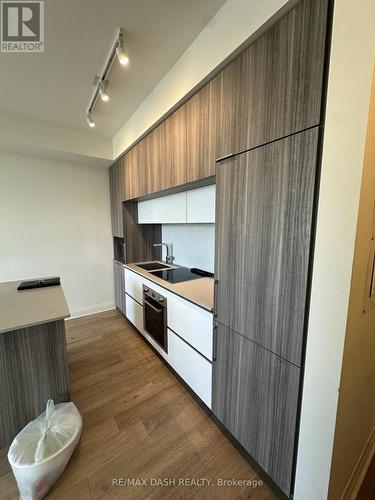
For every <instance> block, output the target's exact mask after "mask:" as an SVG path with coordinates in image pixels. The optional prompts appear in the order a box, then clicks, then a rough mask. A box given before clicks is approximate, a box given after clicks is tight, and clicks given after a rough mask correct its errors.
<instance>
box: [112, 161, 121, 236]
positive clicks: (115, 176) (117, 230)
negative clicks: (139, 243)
mask: <svg viewBox="0 0 375 500" xmlns="http://www.w3.org/2000/svg"><path fill="white" fill-rule="evenodd" d="M123 188H124V170H123V164H122V162H121V160H118V161H117V162H116V163H114V164H113V165H112V166H111V167H110V168H109V190H110V199H111V221H112V236H117V237H118V238H122V237H123V235H124V227H123V217H122V201H123V199H124V189H123Z"/></svg>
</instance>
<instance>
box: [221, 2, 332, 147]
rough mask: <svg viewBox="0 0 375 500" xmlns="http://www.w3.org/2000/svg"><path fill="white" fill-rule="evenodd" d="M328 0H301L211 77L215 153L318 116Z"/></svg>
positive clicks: (298, 128)
mask: <svg viewBox="0 0 375 500" xmlns="http://www.w3.org/2000/svg"><path fill="white" fill-rule="evenodd" d="M327 4H328V1H327V0H302V1H300V2H299V3H298V4H297V5H296V6H295V7H294V8H293V9H292V10H291V11H290V12H289V13H287V14H286V15H285V16H284V17H282V18H281V19H280V20H279V21H278V22H277V23H276V24H274V25H273V26H271V27H270V28H269V29H268V30H267V31H266V32H265V33H264V34H263V35H262V36H260V37H259V38H258V39H257V40H255V42H254V43H252V45H251V46H250V47H248V48H247V49H246V50H245V51H244V52H242V53H241V54H240V55H239V56H237V57H236V59H234V61H233V62H232V63H230V64H229V65H228V66H227V67H226V68H224V70H223V71H221V72H220V73H219V74H218V75H217V76H216V77H215V79H214V81H213V82H212V85H213V87H214V88H215V92H214V98H215V99H216V102H217V104H216V105H215V108H220V110H221V112H220V114H219V123H218V131H217V142H216V145H217V149H216V154H217V157H222V156H224V155H228V154H236V153H239V152H241V151H245V150H247V149H250V148H253V147H255V146H259V145H262V144H265V143H267V142H269V141H272V140H275V139H279V138H281V137H284V136H286V135H288V134H292V133H295V132H298V131H301V130H304V129H306V128H308V127H312V126H315V125H318V124H319V123H320V121H321V118H320V115H321V102H322V91H323V71H324V59H325V57H324V56H325V46H326V42H325V38H326V26H327Z"/></svg>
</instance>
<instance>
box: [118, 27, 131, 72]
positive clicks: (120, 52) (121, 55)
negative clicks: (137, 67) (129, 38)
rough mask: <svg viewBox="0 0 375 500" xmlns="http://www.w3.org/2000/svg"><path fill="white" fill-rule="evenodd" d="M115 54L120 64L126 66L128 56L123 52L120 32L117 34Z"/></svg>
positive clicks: (122, 38)
mask: <svg viewBox="0 0 375 500" xmlns="http://www.w3.org/2000/svg"><path fill="white" fill-rule="evenodd" d="M116 54H117V57H118V60H119V62H120V64H122V66H127V65H128V64H129V56H128V54H127V53H126V52H125V46H124V35H123V34H122V33H120V34H119V36H118V44H117V47H116Z"/></svg>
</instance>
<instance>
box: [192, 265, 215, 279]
mask: <svg viewBox="0 0 375 500" xmlns="http://www.w3.org/2000/svg"><path fill="white" fill-rule="evenodd" d="M190 271H191V272H192V273H193V274H199V276H202V277H204V278H213V277H214V273H209V272H208V271H203V269H198V268H197V267H192V268H191V269H190Z"/></svg>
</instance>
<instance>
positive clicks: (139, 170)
mask: <svg viewBox="0 0 375 500" xmlns="http://www.w3.org/2000/svg"><path fill="white" fill-rule="evenodd" d="M142 151H143V145H141V143H138V144H136V145H135V146H134V147H133V148H132V149H130V150H129V151H128V152H127V153H126V154H125V155H124V156H123V157H122V161H123V170H124V200H130V199H133V198H138V197H140V196H144V195H145V194H147V181H146V179H147V166H146V165H145V164H144V163H143V162H141V159H142V158H143V156H142Z"/></svg>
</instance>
